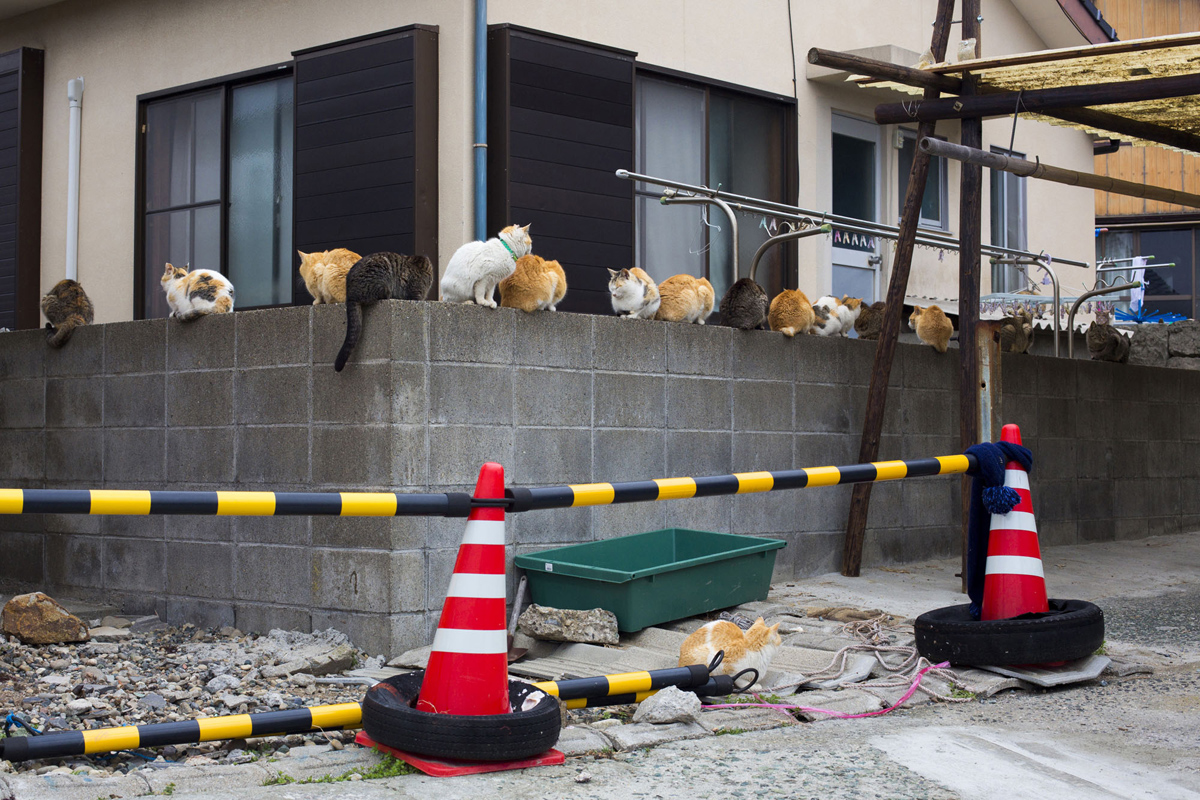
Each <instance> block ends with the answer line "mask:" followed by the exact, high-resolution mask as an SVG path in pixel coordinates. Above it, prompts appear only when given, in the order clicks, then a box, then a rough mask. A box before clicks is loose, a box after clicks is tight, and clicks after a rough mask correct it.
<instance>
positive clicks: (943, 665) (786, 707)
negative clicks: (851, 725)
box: [704, 661, 950, 719]
mask: <svg viewBox="0 0 1200 800" xmlns="http://www.w3.org/2000/svg"><path fill="white" fill-rule="evenodd" d="M948 666H950V662H949V661H943V662H942V663H940V664H930V665H929V666H928V667H925V668H924V669H922V670H921V671H919V672H918V673H917V674H916V676H914V677H913V682H912V686H910V687H908V691H907V692H905V693H904V696H903V697H901V698H900V699H899V700H897V701H896V702H895V703H894V704H893V705H891V706H889V707H888V708H881V709H879V710H878V711H868V712H866V713H865V714H843V713H842V712H841V711H830V710H829V709H825V708H809V707H808V706H792V705H787V704H786V703H722V704H720V705H711V706H704V710H705V711H707V710H709V709H717V708H774V709H777V710H779V711H783V710H796V711H807V712H809V713H810V714H828V715H829V716H831V717H837V718H838V719H860V718H861V717H874V716H877V715H879V714H886V713H888V712H889V711H895V710H896V709H897V708H899V707H900V706H902V705H904V703H905V702H907V700H908V698H910V697H912V696H913V694H914V693H915V692H916V691H917V687H918V686H920V685H921V678H922V676H924V675H925V673H926V672H929V670H931V669H945V668H946V667H948Z"/></svg>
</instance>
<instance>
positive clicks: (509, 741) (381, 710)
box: [362, 670, 562, 761]
mask: <svg viewBox="0 0 1200 800" xmlns="http://www.w3.org/2000/svg"><path fill="white" fill-rule="evenodd" d="M424 678H425V672H424V670H421V671H419V672H410V673H408V674H406V675H397V676H395V677H393V678H388V679H387V680H385V681H382V682H380V683H377V684H375V685H374V686H372V687H371V688H370V689H368V690H367V696H366V697H365V698H364V699H363V719H362V723H363V730H365V731H366V732H367V735H368V736H370V737H371V738H372V739H374V740H375V741H376V742H379V743H380V744H385V745H387V746H388V747H394V748H396V749H397V750H404V751H405V752H408V753H415V754H417V755H423V756H433V757H435V758H451V759H457V760H462V761H516V760H518V759H522V758H531V757H533V756H536V755H539V754H541V753H544V752H546V751H547V750H549V749H550V748H551V747H553V746H554V743H555V742H557V741H558V735H559V732H560V730H561V728H562V717H561V716H560V714H559V710H558V698H556V697H553V696H551V695H546V696H545V697H543V698H542V699H541V700H540V701H539V702H538V704H537V705H535V706H534V707H533V708H531V709H530V710H529V711H513V712H512V713H511V714H484V715H480V716H468V715H465V714H433V713H429V712H426V711H418V710H417V709H416V707H415V706H416V702H417V696H418V695H419V694H420V692H421V681H422V680H423V679H424ZM534 691H537V689H536V688H535V687H533V686H531V685H530V684H528V683H522V682H521V681H514V680H510V681H509V682H508V698H509V702H510V703H511V704H512V707H513V708H514V709H519V708H520V707H521V704H522V703H523V702H524V701H525V698H526V697H527V696H528V695H529V694H530V693H531V692H534Z"/></svg>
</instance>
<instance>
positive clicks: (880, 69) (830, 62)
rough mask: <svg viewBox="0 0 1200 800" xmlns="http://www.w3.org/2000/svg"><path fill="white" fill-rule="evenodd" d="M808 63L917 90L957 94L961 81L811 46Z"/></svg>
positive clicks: (921, 70) (947, 76)
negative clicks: (914, 87)
mask: <svg viewBox="0 0 1200 800" xmlns="http://www.w3.org/2000/svg"><path fill="white" fill-rule="evenodd" d="M808 63H810V64H815V65H817V66H818V67H828V68H829V69H842V70H846V71H848V72H853V73H855V74H861V75H869V76H870V77H872V78H876V79H878V80H888V81H895V82H896V83H903V84H904V85H905V86H916V87H917V88H919V89H936V90H938V91H940V92H949V93H951V94H958V92H959V88H960V87H961V86H962V81H961V80H959V79H958V78H955V77H952V76H950V75H938V74H937V73H934V72H927V71H926V70H923V69H917V68H916V67H902V66H900V65H899V64H892V63H890V62H887V61H879V60H877V59H874V58H865V57H863V56H857V55H854V54H853V53H839V52H837V51H835V50H822V49H821V48H820V47H814V48H812V49H811V50H809V51H808Z"/></svg>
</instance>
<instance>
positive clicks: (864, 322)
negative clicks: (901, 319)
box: [854, 300, 887, 339]
mask: <svg viewBox="0 0 1200 800" xmlns="http://www.w3.org/2000/svg"><path fill="white" fill-rule="evenodd" d="M886 313H887V303H885V302H883V301H882V300H881V301H880V302H878V303H871V305H869V306H863V307H862V312H861V313H860V314H859V315H858V319H856V320H854V332H855V333H857V334H858V338H860V339H878V338H879V332H880V331H881V330H883V315H884V314H886Z"/></svg>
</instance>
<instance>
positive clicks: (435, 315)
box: [428, 303, 522, 364]
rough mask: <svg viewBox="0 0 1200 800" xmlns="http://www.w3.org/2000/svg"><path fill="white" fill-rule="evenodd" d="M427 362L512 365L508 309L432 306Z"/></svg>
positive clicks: (510, 312) (511, 315)
mask: <svg viewBox="0 0 1200 800" xmlns="http://www.w3.org/2000/svg"><path fill="white" fill-rule="evenodd" d="M428 313H429V360H430V361H465V362H470V363H479V364H511V363H513V326H514V317H515V315H516V314H519V313H522V312H519V311H514V310H513V309H511V308H485V307H483V306H477V305H474V304H471V305H467V304H463V303H431V304H430V305H429V308H428Z"/></svg>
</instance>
